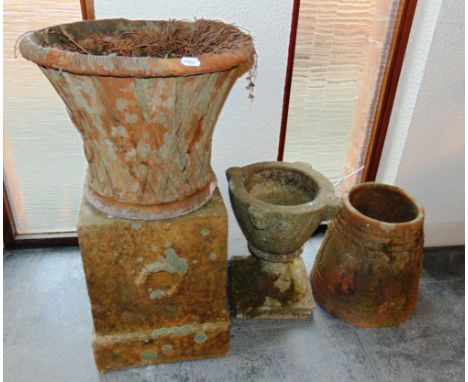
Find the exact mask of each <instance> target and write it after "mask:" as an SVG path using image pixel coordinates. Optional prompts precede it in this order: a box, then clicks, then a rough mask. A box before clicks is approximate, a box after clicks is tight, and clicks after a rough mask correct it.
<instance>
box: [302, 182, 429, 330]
mask: <svg viewBox="0 0 468 382" xmlns="http://www.w3.org/2000/svg"><path fill="white" fill-rule="evenodd" d="M423 223H424V210H423V209H422V207H421V206H420V205H419V203H418V202H417V201H416V200H415V199H413V198H412V197H411V196H409V195H408V194H407V193H406V192H404V191H403V190H401V189H399V188H398V187H395V186H390V185H386V184H378V183H363V184H360V185H357V186H355V187H353V188H352V189H351V190H350V192H349V193H348V194H346V195H345V196H344V206H343V208H342V210H341V211H340V212H339V213H338V215H337V216H336V217H335V218H334V219H333V220H332V222H331V223H330V225H329V227H328V230H327V232H326V234H325V237H324V239H323V242H322V246H321V248H320V250H319V253H318V254H317V257H316V259H315V264H314V268H313V271H312V273H311V283H312V291H313V294H314V297H315V300H316V301H317V302H318V304H319V305H320V306H322V308H324V309H325V310H327V311H328V312H329V313H331V314H332V315H334V316H336V317H337V318H339V319H342V320H344V321H347V322H350V323H352V324H355V325H358V326H364V327H385V326H392V325H396V324H398V323H400V322H402V321H403V320H405V319H407V318H408V317H409V316H410V315H411V314H412V312H413V310H414V307H415V304H416V299H417V295H418V285H419V277H420V274H421V270H422V260H423Z"/></svg>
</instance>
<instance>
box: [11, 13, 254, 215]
mask: <svg viewBox="0 0 468 382" xmlns="http://www.w3.org/2000/svg"><path fill="white" fill-rule="evenodd" d="M197 22H199V21H197ZM197 22H177V23H178V24H177V28H178V30H179V31H180V30H181V29H184V28H186V29H187V31H190V30H191V28H194V25H195V23H197ZM169 23H172V24H169ZM213 23H215V24H216V25H215V27H214V28H215V29H216V28H223V26H224V27H225V26H227V24H223V23H221V22H213ZM173 26H174V22H173V21H172V22H167V21H130V20H125V19H114V20H98V21H83V22H77V23H72V24H64V25H58V26H54V27H51V28H46V29H42V30H39V31H36V32H33V33H31V34H28V35H26V36H25V37H24V38H23V39H22V40H21V43H20V46H19V48H20V51H21V53H22V55H23V56H24V57H25V58H27V59H28V60H31V61H33V62H35V63H36V64H38V65H39V67H40V68H41V70H42V72H43V73H44V74H45V75H46V77H47V78H48V79H49V81H50V82H51V83H52V85H53V86H54V88H55V90H56V91H57V92H58V93H59V95H60V96H61V97H62V99H63V101H64V102H65V105H66V107H67V110H68V113H69V115H70V117H71V119H72V121H73V123H74V124H75V126H76V127H77V129H78V131H79V133H80V134H81V136H82V139H83V143H84V151H85V155H86V159H87V161H88V173H87V179H86V182H85V191H84V192H85V196H86V198H87V200H88V201H89V202H90V203H91V204H92V205H93V206H94V207H96V208H98V209H99V210H101V211H103V212H105V213H107V214H109V215H113V216H117V217H123V218H130V219H146V220H151V219H164V218H169V217H175V216H178V215H182V214H186V213H189V212H191V211H193V210H195V209H197V208H199V207H201V206H202V205H203V204H205V203H206V202H207V201H208V200H209V199H210V198H211V196H212V193H213V191H214V189H215V187H216V178H215V175H214V173H213V170H212V168H211V164H210V160H211V140H212V133H213V128H214V126H215V123H216V120H217V117H218V115H219V113H220V110H221V108H222V106H223V103H224V101H225V99H226V97H227V95H228V93H229V91H230V89H231V87H232V85H233V84H234V82H235V81H236V79H237V78H238V77H239V76H240V75H241V74H242V73H244V72H245V71H246V70H247V69H248V68H249V67H250V66H251V65H252V63H253V60H254V55H255V50H254V47H253V43H252V40H251V38H250V36H249V39H250V40H249V39H244V41H243V44H242V45H236V40H235V38H232V39H230V40H229V41H228V42H227V43H223V45H222V47H221V49H217V50H215V51H213V52H212V53H202V54H200V55H198V56H197V57H196V58H195V59H193V58H189V59H187V58H186V57H177V55H175V54H173V53H171V52H170V51H168V52H167V54H166V56H167V58H164V57H162V58H161V57H152V56H139V57H134V56H132V55H126V56H124V55H120V54H119V53H111V54H106V55H104V53H99V52H100V50H103V49H105V48H103V47H102V46H100V45H96V44H95V45H94V49H93V50H92V51H91V53H89V52H88V51H87V48H86V47H88V46H90V44H91V43H92V42H93V41H94V40H95V39H98V40H100V41H102V42H103V44H107V43H108V42H109V41H111V40H112V39H115V38H119V36H127V37H128V36H130V35H131V34H138V33H140V34H141V33H146V32H148V34H151V33H153V34H154V35H156V36H157V35H158V33H163V32H164V33H166V34H167V30H168V29H169V28H170V27H173ZM229 28H231V29H230V30H233V31H237V32H236V33H237V34H239V35H244V36H245V34H243V33H242V32H240V30H239V29H237V28H235V27H233V26H232V25H229ZM116 36H117V37H116ZM166 37H167V36H166ZM228 37H229V36H228ZM93 39H94V40H93ZM246 40H247V42H248V43H247V44H246V43H245V41H246ZM64 41H65V42H67V43H68V46H72V47H74V49H65V48H64V47H63V46H64ZM150 43H154V42H150ZM148 44H149V43H148ZM141 45H142V44H140V46H139V49H141ZM97 52H98V53H99V54H98V53H97ZM88 53H89V54H88ZM192 65H195V66H192ZM196 65H198V66H196Z"/></svg>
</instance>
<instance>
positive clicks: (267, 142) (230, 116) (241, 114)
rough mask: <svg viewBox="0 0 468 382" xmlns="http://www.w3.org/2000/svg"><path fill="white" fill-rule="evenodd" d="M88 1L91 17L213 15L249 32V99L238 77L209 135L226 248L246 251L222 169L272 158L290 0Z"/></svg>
mask: <svg viewBox="0 0 468 382" xmlns="http://www.w3.org/2000/svg"><path fill="white" fill-rule="evenodd" d="M94 4H95V10H96V18H111V17H125V18H128V19H169V18H172V19H192V20H193V18H195V17H196V18H207V19H217V20H222V21H225V22H229V23H234V24H236V25H238V26H241V27H243V28H245V29H247V30H248V31H249V32H250V33H251V34H252V36H254V38H255V45H256V48H257V52H258V76H257V80H256V86H255V99H254V101H253V102H251V101H249V100H248V99H247V95H248V93H247V90H246V89H245V86H246V85H247V82H246V80H245V79H244V78H241V79H239V80H238V81H237V83H236V85H235V86H234V88H233V89H232V91H231V94H230V95H229V97H228V99H227V101H226V104H225V105H224V108H223V111H222V113H221V116H220V118H219V120H218V123H217V126H216V130H215V134H214V140H213V146H214V148H213V168H214V170H215V172H216V175H217V176H218V182H219V187H220V189H221V192H222V194H223V197H224V201H225V202H226V207H227V209H228V211H229V217H230V219H229V249H228V253H229V255H230V256H233V255H246V254H247V246H246V241H245V239H244V237H243V236H242V233H241V232H240V229H239V227H238V225H237V222H236V221H235V218H234V217H233V214H232V210H231V206H230V203H229V197H228V192H227V182H226V179H225V175H224V172H225V170H226V169H227V168H228V167H231V166H244V165H247V164H250V163H253V162H258V161H264V160H276V155H277V152H278V140H279V130H280V122H281V111H282V102H283V90H284V89H283V88H284V81H285V75H286V63H287V56H288V47H289V34H290V26H291V13H292V0H288V1H285V0H256V1H251V0H236V1H225V0H199V1H190V2H189V1H182V0H160V1H155V0H140V1H128V0H126V1H123V0H95V1H94Z"/></svg>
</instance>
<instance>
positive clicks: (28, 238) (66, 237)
mask: <svg viewBox="0 0 468 382" xmlns="http://www.w3.org/2000/svg"><path fill="white" fill-rule="evenodd" d="M80 5H81V16H82V18H83V20H94V19H95V18H96V16H95V14H94V0H80ZM5 182H6V180H5V179H3V246H4V249H17V248H40V247H64V246H76V245H78V238H77V236H76V233H75V232H51V233H44V234H28V235H26V234H20V233H18V231H17V229H16V225H15V221H14V219H13V213H12V210H11V203H10V200H9V198H8V193H7V192H6V187H5Z"/></svg>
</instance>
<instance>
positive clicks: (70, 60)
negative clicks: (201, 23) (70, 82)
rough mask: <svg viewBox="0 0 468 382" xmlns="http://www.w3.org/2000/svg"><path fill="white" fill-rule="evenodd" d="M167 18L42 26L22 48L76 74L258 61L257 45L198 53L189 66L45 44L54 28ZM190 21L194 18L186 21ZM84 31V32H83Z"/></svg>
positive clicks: (168, 73) (97, 27) (191, 70)
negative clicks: (46, 36)
mask: <svg viewBox="0 0 468 382" xmlns="http://www.w3.org/2000/svg"><path fill="white" fill-rule="evenodd" d="M165 22H167V21H166V20H127V19H104V20H88V21H79V22H75V23H69V24H61V25H56V26H54V27H49V28H44V29H40V30H37V31H34V32H31V33H29V34H27V35H25V36H24V37H23V38H22V39H21V41H20V44H19V50H20V52H21V54H22V55H23V57H24V58H26V59H28V60H30V61H33V62H34V63H36V64H38V65H40V66H43V67H47V68H54V69H57V70H63V71H66V72H70V73H75V74H83V75H96V76H113V77H174V76H190V75H196V74H202V73H212V72H218V71H224V70H229V69H231V68H233V67H236V66H240V65H244V64H247V65H249V66H251V65H252V64H253V62H254V54H255V53H254V52H255V49H254V48H253V43H252V48H251V49H249V48H246V47H242V48H233V49H230V50H227V51H224V52H221V53H206V54H201V55H200V56H197V58H198V60H199V61H200V65H199V66H187V65H184V64H183V63H182V60H181V58H157V57H127V56H116V55H112V56H110V55H107V56H106V55H92V54H84V53H79V52H72V51H69V50H64V49H60V48H56V47H51V46H43V42H44V38H43V36H44V33H45V32H46V31H47V30H51V29H52V30H53V28H59V27H60V26H66V27H67V30H68V31H70V32H71V33H73V32H74V31H79V30H90V31H93V30H94V31H98V32H105V31H109V32H110V31H113V30H115V29H116V28H117V27H119V26H121V27H124V28H129V27H133V28H145V27H149V26H150V25H151V24H155V23H165ZM184 23H187V24H190V23H191V22H190V21H184ZM81 33H82V32H81Z"/></svg>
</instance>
